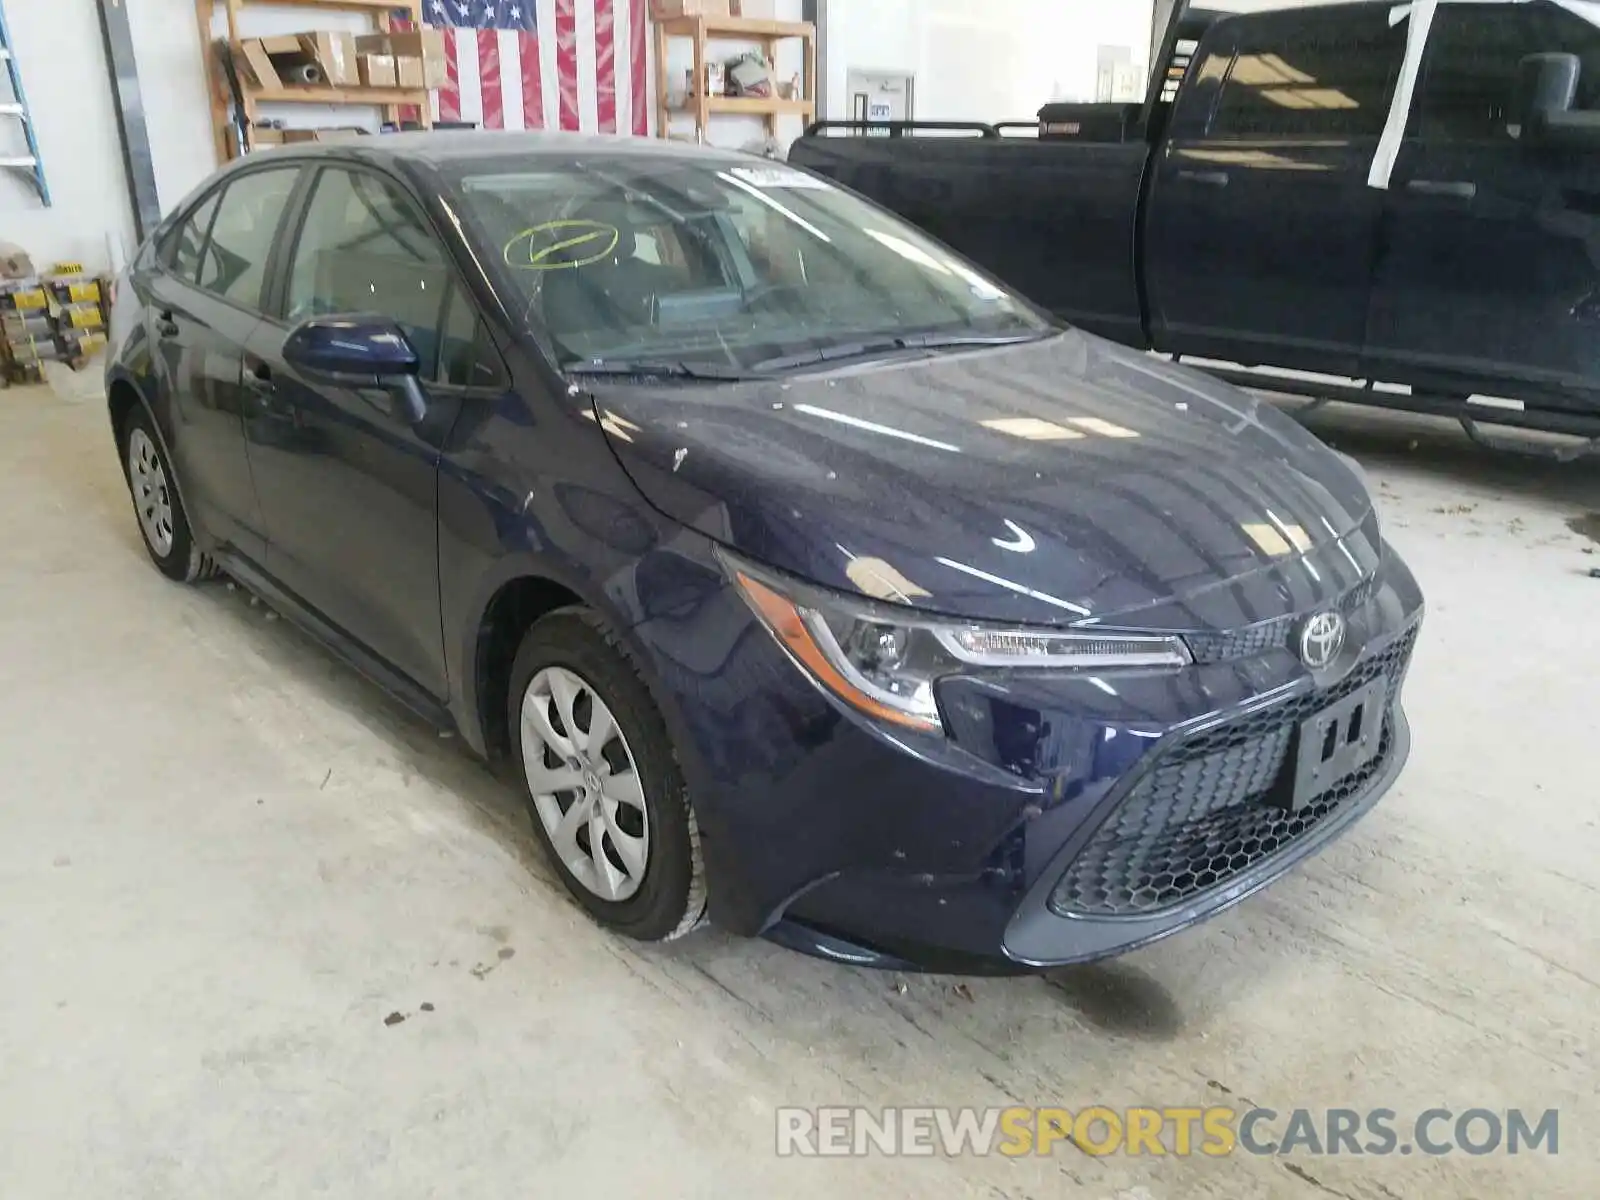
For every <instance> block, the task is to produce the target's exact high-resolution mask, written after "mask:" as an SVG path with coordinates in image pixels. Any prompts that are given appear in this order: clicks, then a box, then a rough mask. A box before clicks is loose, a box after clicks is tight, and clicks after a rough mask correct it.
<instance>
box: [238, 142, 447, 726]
mask: <svg viewBox="0 0 1600 1200" xmlns="http://www.w3.org/2000/svg"><path fill="white" fill-rule="evenodd" d="M450 279H451V276H450V272H449V270H448V269H447V267H446V265H445V249H444V246H443V245H442V243H440V242H439V240H438V238H437V237H436V235H435V234H434V232H433V230H432V229H431V228H430V227H429V225H428V224H427V222H426V220H425V218H424V217H423V216H422V214H421V213H420V212H419V211H418V210H417V208H416V206H415V204H414V203H413V202H412V201H411V200H410V199H409V198H408V197H406V196H405V195H404V194H403V193H402V192H401V191H400V189H399V188H398V187H397V186H396V185H395V184H394V183H393V182H392V181H390V180H388V179H386V178H384V177H383V176H380V175H377V174H373V173H368V172H365V171H360V170H356V169H348V170H347V169H344V168H341V167H327V168H324V169H323V170H322V171H321V172H320V174H319V176H318V178H317V180H316V181H315V183H314V185H313V188H312V192H311V195H310V199H309V202H308V204H307V207H306V211H305V216H304V219H303V222H302V225H301V228H300V232H299V235H298V238H297V240H296V241H295V243H294V245H293V246H292V248H291V249H290V250H289V252H288V272H287V278H286V283H285V295H284V298H283V303H282V305H281V308H279V310H278V311H279V312H280V313H281V316H269V317H268V318H267V319H265V320H263V321H262V323H261V325H260V326H259V327H258V328H257V330H256V331H255V334H254V335H253V336H252V337H251V339H250V343H249V346H248V348H247V353H246V356H245V376H246V378H247V380H249V381H250V382H251V384H252V386H254V387H255V388H256V389H257V390H258V392H259V393H260V395H261V396H262V403H261V410H260V412H261V415H260V417H259V418H258V419H257V420H256V421H254V422H252V424H251V426H250V443H249V445H250V461H251V464H252V466H253V468H254V471H255V477H256V483H257V488H258V490H259V492H260V496H261V508H262V512H263V514H264V516H265V518H266V526H267V534H268V538H269V540H270V541H269V546H268V552H267V568H268V570H269V572H270V573H271V574H272V575H273V576H274V578H276V579H277V581H278V582H279V583H281V584H282V585H283V586H285V587H287V588H288V589H289V590H290V591H292V592H294V593H295V594H296V595H297V596H298V597H299V598H300V599H301V600H303V601H304V602H305V603H307V604H308V605H309V606H310V607H311V608H313V609H315V610H316V611H317V612H318V613H320V614H321V615H322V616H323V617H324V618H326V619H327V620H328V621H329V622H331V623H332V624H333V625H335V626H336V627H338V628H339V629H340V630H341V631H342V632H343V633H345V634H346V635H348V636H349V637H350V638H352V639H353V640H354V641H356V642H357V643H359V644H360V645H362V646H363V647H364V648H366V649H367V650H369V651H371V652H372V653H374V654H376V655H377V656H378V657H379V658H381V659H382V660H384V661H385V662H386V663H387V664H388V665H389V666H390V667H392V668H394V669H395V670H397V671H399V672H400V673H401V674H403V675H405V676H406V677H408V678H409V679H410V680H411V681H412V682H413V683H415V684H417V685H418V686H420V687H421V688H422V689H423V690H424V691H426V692H427V693H429V694H430V695H432V696H434V697H436V698H440V699H443V698H444V697H445V696H446V695H447V692H448V686H447V680H446V678H445V670H444V647H443V636H442V631H441V627H440V618H439V554H438V519H437V512H438V487H439V483H438V475H439V460H440V446H441V445H442V444H443V440H444V437H445V435H446V434H448V432H449V428H450V425H451V423H452V422H453V419H454V413H455V406H454V405H453V404H452V403H451V402H450V401H448V399H445V398H442V396H441V394H440V393H439V392H438V390H437V389H430V394H431V399H432V401H433V402H432V403H431V404H430V409H429V414H428V417H427V418H426V419H425V420H424V421H423V422H422V423H420V424H419V425H417V426H411V425H408V424H406V423H404V422H403V421H401V420H398V419H397V418H396V417H395V416H394V415H393V414H392V412H391V410H390V408H389V405H388V403H387V400H386V397H385V395H384V394H383V393H382V392H380V391H376V390H374V389H365V388H355V387H343V386H338V385H333V384H329V383H328V382H326V381H325V380H321V379H313V378H307V377H306V376H304V375H302V374H301V373H300V372H298V371H297V370H296V369H295V368H293V367H291V366H290V365H289V364H288V363H287V362H285V360H284V357H283V342H284V338H285V336H286V335H287V334H288V331H289V329H290V328H291V327H292V326H293V324H294V323H295V322H297V321H300V320H303V319H304V318H306V317H309V316H314V315H319V314H328V313H349V312H369V313H381V314H383V315H385V316H388V317H390V318H392V319H393V320H395V321H396V322H397V323H398V324H399V325H400V327H401V328H402V329H403V330H404V331H405V333H406V336H407V337H408V338H409V339H410V341H411V343H412V345H413V346H414V347H415V349H416V351H417V353H418V356H419V358H420V359H421V361H422V362H423V364H424V369H423V373H422V377H423V379H424V381H425V386H426V384H427V383H430V382H436V380H437V360H438V357H439V346H440V327H441V320H442V319H443V318H444V316H445V302H446V298H447V295H448V294H449V292H450ZM469 319H470V316H469Z"/></svg>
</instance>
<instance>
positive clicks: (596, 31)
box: [396, 0, 650, 137]
mask: <svg viewBox="0 0 1600 1200" xmlns="http://www.w3.org/2000/svg"><path fill="white" fill-rule="evenodd" d="M645 3H646V0H423V5H422V18H423V20H424V22H426V23H427V24H429V25H432V26H435V27H437V28H439V29H440V30H442V32H443V33H444V47H445V67H446V71H447V74H448V77H447V79H446V81H445V84H444V86H443V87H441V88H439V90H438V92H437V93H435V96H434V99H433V116H434V119H435V120H438V121H470V122H472V123H474V124H477V125H481V126H482V127H483V128H485V129H567V130H581V131H583V132H586V133H619V132H621V133H633V134H636V135H638V136H640V137H646V136H648V135H649V132H650V105H649V98H648V95H647V91H648V89H647V86H646V54H647V38H646V35H645ZM400 27H401V23H399V22H397V23H396V28H400Z"/></svg>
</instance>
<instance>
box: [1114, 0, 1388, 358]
mask: <svg viewBox="0 0 1600 1200" xmlns="http://www.w3.org/2000/svg"><path fill="white" fill-rule="evenodd" d="M1404 54H1405V27H1404V24H1403V23H1400V24H1395V23H1392V22H1391V20H1390V11H1389V8H1388V6H1374V5H1361V6H1359V7H1355V6H1352V7H1349V8H1343V9H1341V8H1340V7H1329V8H1325V9H1315V10H1305V11H1295V10H1289V11H1285V12H1281V13H1269V14H1262V15H1254V16H1248V17H1239V18H1235V19H1232V20H1228V21H1224V22H1223V23H1221V24H1219V25H1218V26H1216V27H1215V28H1214V29H1212V30H1211V31H1210V32H1209V33H1208V34H1207V36H1206V38H1205V40H1204V42H1203V44H1202V46H1201V48H1200V50H1199V52H1198V54H1197V55H1196V58H1195V60H1194V63H1193V65H1191V67H1190V70H1189V77H1188V79H1187V80H1186V82H1185V83H1184V86H1183V90H1182V92H1181V93H1180V96H1179V101H1178V105H1177V108H1176V111H1175V112H1174V113H1173V122H1172V127H1171V130H1170V133H1169V136H1168V139H1167V143H1166V145H1165V146H1164V147H1163V149H1162V151H1161V152H1160V153H1159V154H1158V158H1157V162H1156V164H1155V167H1154V171H1155V177H1154V180H1153V183H1152V188H1151V194H1150V199H1149V202H1148V206H1147V216H1146V226H1145V247H1146V253H1145V263H1146V279H1147V283H1148V303H1149V306H1150V317H1151V332H1152V336H1153V339H1154V341H1155V343H1156V345H1157V347H1158V348H1160V349H1162V350H1169V351H1177V352H1182V353H1189V354H1197V355H1205V356H1210V357H1216V358H1226V359H1231V360H1235V361H1243V362H1249V363H1263V364H1268V365H1275V366H1285V367H1295V368H1300V369H1303V370H1312V371H1327V372H1334V373H1338V374H1353V373H1354V371H1355V368H1356V366H1357V363H1358V362H1359V358H1360V353H1361V345H1362V341H1363V338H1364V336H1365V333H1366V321H1367V306H1368V298H1369V294H1370V290H1371V286H1372V271H1373V265H1374V260H1375V256H1376V252H1377V239H1378V230H1379V222H1380V219H1381V216H1382V196H1381V194H1380V193H1377V192H1375V191H1373V190H1372V189H1371V188H1369V187H1368V186H1367V172H1368V169H1369V167H1370V165H1371V162H1372V156H1373V152H1374V151H1375V150H1376V148H1377V144H1378V139H1379V137H1380V136H1381V134H1382V132H1383V127H1384V122H1385V120H1386V118H1387V116H1388V112H1389V105H1390V100H1391V97H1392V96H1393V92H1394V87H1395V84H1396V82H1397V80H1398V78H1399V74H1400V65H1401V61H1402V59H1403V57H1404Z"/></svg>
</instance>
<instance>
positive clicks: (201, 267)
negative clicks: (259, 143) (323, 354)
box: [146, 166, 299, 561]
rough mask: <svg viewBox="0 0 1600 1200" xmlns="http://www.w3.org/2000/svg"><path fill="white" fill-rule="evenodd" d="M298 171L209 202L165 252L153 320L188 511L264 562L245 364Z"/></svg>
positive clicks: (228, 188) (266, 176) (276, 173)
mask: <svg viewBox="0 0 1600 1200" xmlns="http://www.w3.org/2000/svg"><path fill="white" fill-rule="evenodd" d="M298 175H299V171H298V169H297V168H295V167H292V166H285V167H278V168H274V169H270V170H261V171H251V172H249V173H247V174H243V175H239V176H235V177H233V178H232V179H230V180H229V181H228V182H227V183H226V184H224V185H223V186H222V187H221V188H219V189H218V190H217V191H215V192H213V193H212V194H211V195H210V196H208V197H206V198H205V199H204V200H202V201H201V202H200V204H199V205H197V206H196V207H195V209H194V210H193V212H192V213H191V214H190V215H189V217H188V218H187V219H185V220H184V221H183V222H182V223H181V224H179V225H178V226H176V227H175V228H174V230H173V232H172V234H171V236H170V238H169V240H168V242H167V244H166V245H165V246H163V248H162V249H163V255H162V257H163V260H164V263H163V268H162V269H161V270H159V271H157V272H156V273H155V274H154V276H153V277H152V279H151V282H150V303H149V304H148V306H147V309H148V311H147V314H146V315H147V319H148V320H149V321H150V323H151V329H150V333H151V344H152V345H153V346H155V347H156V353H155V362H154V367H155V372H156V375H157V378H158V380H159V385H160V387H161V389H162V391H163V392H164V393H165V394H166V396H167V397H169V399H170V401H171V406H172V429H171V430H169V431H168V432H169V433H170V434H171V436H172V443H173V444H172V453H173V455H174V456H175V458H176V459H177V470H178V474H179V477H180V478H181V479H182V480H183V486H184V495H185V498H186V499H188V500H189V502H190V505H191V507H193V508H195V509H196V510H197V512H195V513H193V514H191V515H192V516H194V517H195V518H196V519H198V520H199V521H201V522H202V524H203V525H204V527H205V529H206V530H207V532H208V533H210V534H211V536H212V537H213V538H215V539H216V540H217V541H218V542H220V543H222V544H223V545H225V546H227V547H229V548H231V549H233V550H236V551H239V552H241V553H243V554H244V555H246V556H247V557H250V558H253V559H256V560H257V561H260V560H261V559H262V557H263V556H264V553H265V546H266V539H265V536H264V530H263V522H262V517H261V509H260V505H259V504H258V503H257V499H256V493H255V488H254V486H253V482H252V479H251V476H250V467H249V462H248V460H247V458H246V453H245V444H244V420H245V416H246V414H247V413H248V410H249V405H250V394H249V392H248V391H247V389H245V388H243V387H242V386H241V381H240V363H241V361H242V356H243V353H244V345H245V342H246V340H247V339H248V338H249V336H250V333H251V331H252V330H254V329H255V327H256V324H257V323H258V322H259V321H260V319H261V315H260V309H261V293H262V287H263V284H264V283H265V280H266V269H267V259H268V255H269V253H270V251H271V248H272V242H273V237H274V236H275V233H276V230H277V226H278V222H279V219H280V218H281V216H282V214H283V212H284V210H285V209H286V208H287V207H288V200H289V196H290V193H291V192H292V191H293V190H294V184H295V180H296V179H297V178H298Z"/></svg>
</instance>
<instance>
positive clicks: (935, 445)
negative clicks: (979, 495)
mask: <svg viewBox="0 0 1600 1200" xmlns="http://www.w3.org/2000/svg"><path fill="white" fill-rule="evenodd" d="M794 411H795V412H797V413H805V414H806V416H808V417H821V418H822V419H823V420H824V421H837V422H838V423H839V424H841V425H848V426H850V428H852V429H865V430H866V431H867V432H868V433H881V434H883V435H884V437H892V438H899V439H900V440H901V441H905V442H915V443H916V444H917V445H919V446H927V447H929V448H931V449H934V450H948V451H950V453H951V454H960V453H961V447H960V446H952V445H951V444H950V443H949V442H936V441H934V440H933V439H932V438H925V437H923V436H922V435H921V434H920V433H909V432H907V431H906V430H904V429H896V428H895V427H894V426H892V425H879V424H878V423H877V422H876V421H863V420H862V419H861V418H860V417H851V416H847V415H845V414H844V413H839V412H834V411H833V410H832V409H827V408H818V407H816V405H814V404H796V405H795V406H794Z"/></svg>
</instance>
